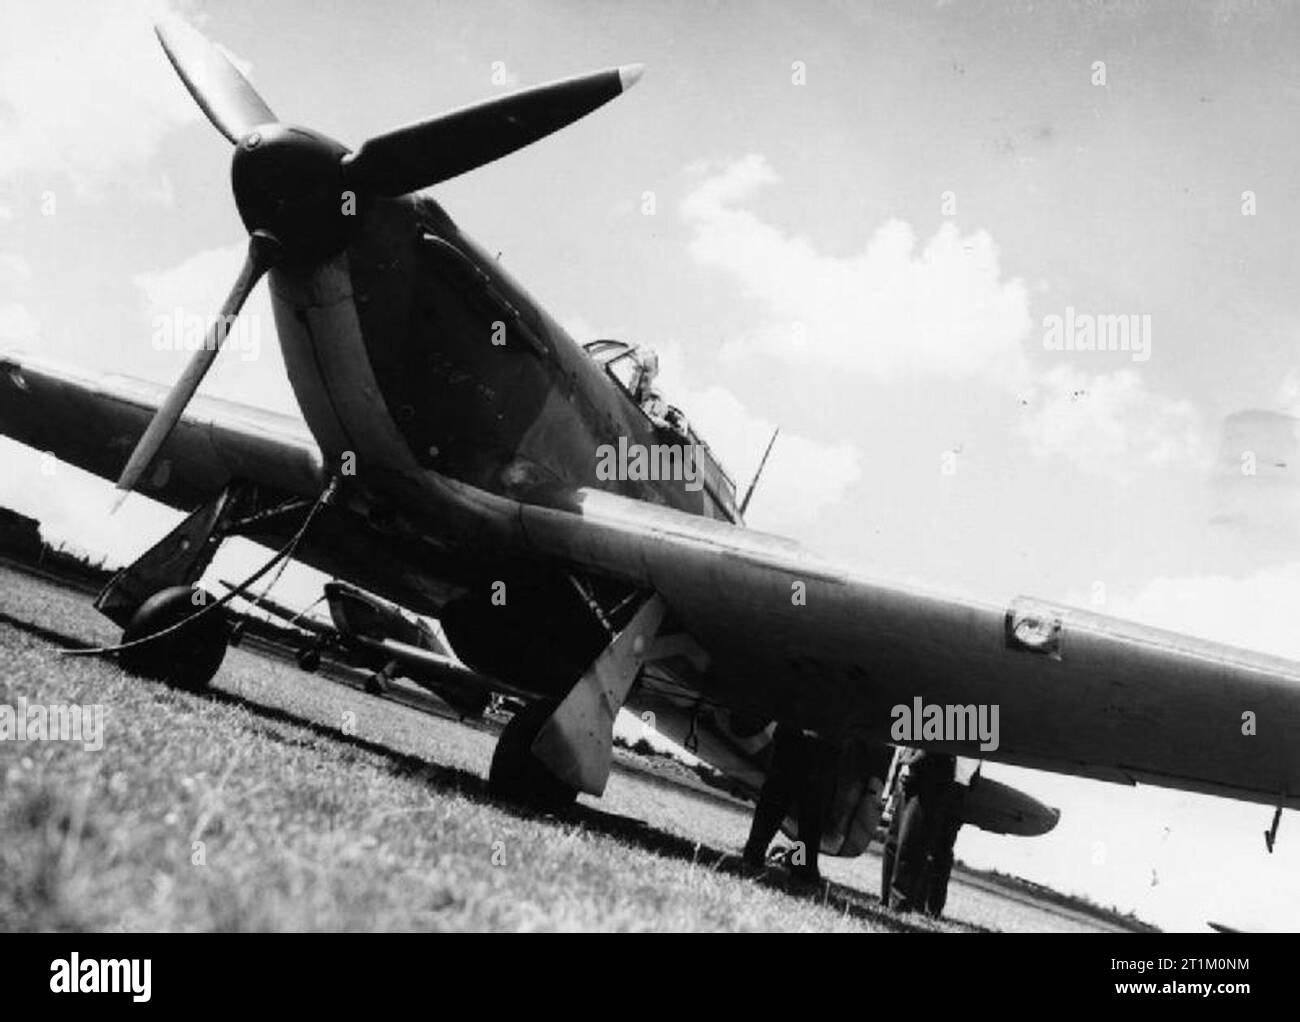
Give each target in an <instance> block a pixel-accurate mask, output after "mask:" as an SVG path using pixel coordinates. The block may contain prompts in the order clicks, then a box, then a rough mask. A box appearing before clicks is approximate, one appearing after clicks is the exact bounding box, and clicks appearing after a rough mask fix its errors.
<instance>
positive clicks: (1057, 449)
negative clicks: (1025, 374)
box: [1019, 366, 1209, 478]
mask: <svg viewBox="0 0 1300 1022" xmlns="http://www.w3.org/2000/svg"><path fill="white" fill-rule="evenodd" d="M1026 400H1027V401H1028V402H1029V407H1030V408H1031V411H1030V413H1029V414H1028V415H1027V416H1026V417H1024V418H1022V419H1021V421H1020V424H1019V433H1020V436H1021V437H1022V438H1023V439H1024V440H1026V441H1028V443H1029V445H1030V448H1031V450H1032V451H1033V452H1034V453H1035V454H1036V455H1038V456H1039V457H1042V458H1045V459H1060V458H1064V459H1067V460H1068V461H1070V462H1072V463H1073V464H1075V465H1076V466H1077V467H1079V468H1081V469H1083V470H1085V471H1087V472H1090V473H1093V474H1100V475H1111V476H1116V477H1119V478H1127V477H1131V476H1133V475H1134V474H1136V473H1139V472H1142V471H1147V470H1150V469H1155V468H1165V467H1178V466H1183V467H1190V468H1192V469H1195V470H1196V471H1198V472H1202V471H1205V470H1206V469H1207V468H1208V467H1209V457H1208V447H1207V443H1206V439H1205V437H1204V434H1203V431H1202V427H1201V424H1200V418H1199V416H1198V415H1197V413H1196V411H1195V409H1194V408H1193V406H1192V405H1191V403H1190V402H1188V401H1184V400H1180V399H1174V398H1167V397H1162V396H1161V395H1159V394H1153V393H1151V392H1150V391H1149V390H1147V388H1146V386H1145V385H1144V384H1143V381H1142V380H1141V378H1140V377H1139V376H1138V374H1137V372H1136V371H1134V370H1132V369H1123V370H1120V371H1118V372H1113V373H1105V374H1091V373H1085V372H1082V371H1080V370H1077V369H1074V368H1071V367H1066V366H1056V367H1054V368H1052V369H1050V370H1048V371H1047V372H1045V373H1043V374H1041V375H1040V376H1039V377H1038V379H1037V381H1036V382H1035V384H1034V385H1033V386H1032V388H1031V389H1030V390H1029V391H1028V392H1027V397H1026Z"/></svg>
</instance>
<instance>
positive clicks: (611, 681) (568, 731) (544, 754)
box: [488, 595, 664, 812]
mask: <svg viewBox="0 0 1300 1022" xmlns="http://www.w3.org/2000/svg"><path fill="white" fill-rule="evenodd" d="M663 615H664V605H663V601H662V600H660V599H659V597H658V596H656V595H651V596H649V597H647V598H646V599H645V600H644V602H643V603H642V604H641V607H640V609H639V610H638V611H637V612H636V614H635V615H634V616H633V617H632V619H631V620H630V621H629V622H628V624H627V626H626V627H625V628H624V629H623V630H622V631H620V632H619V633H618V634H617V635H615V636H613V638H612V639H611V641H610V643H609V645H608V646H606V647H605V649H604V650H603V651H602V652H601V653H600V655H599V656H598V657H597V658H596V660H595V662H593V663H592V665H591V666H590V667H589V668H587V670H586V671H585V672H584V673H583V675H582V677H580V678H579V679H578V680H577V682H576V683H575V684H574V686H573V688H572V689H571V690H570V691H569V694H568V695H567V696H565V697H564V699H563V700H561V701H559V702H554V701H551V700H541V701H538V702H535V703H532V704H530V705H529V706H527V707H525V708H524V709H523V710H521V711H520V712H519V713H517V714H515V716H514V717H513V718H512V719H511V721H510V723H508V724H507V725H506V727H505V729H504V730H503V731H502V732H501V737H500V738H499V739H498V740H497V747H496V751H495V752H494V753H493V755H492V767H491V769H490V771H489V773H488V792H489V793H490V794H492V795H493V796H494V797H496V798H501V799H504V800H506V801H510V802H515V803H519V804H522V805H526V806H530V807H532V808H536V809H541V810H543V811H547V812H558V811H561V810H563V809H566V808H568V807H569V806H572V805H573V803H574V801H575V800H576V799H577V797H578V793H579V792H586V793H587V794H590V795H599V794H601V793H602V792H604V790H605V783H606V782H607V781H608V780H609V770H610V765H611V763H612V761H613V746H614V718H615V717H616V716H618V711H619V709H620V708H621V707H622V705H623V703H624V702H625V701H626V699H627V696H628V693H629V692H630V691H631V689H632V685H633V683H634V682H635V681H636V679H637V677H638V676H639V675H640V673H641V668H642V666H643V665H644V664H645V661H646V658H647V656H648V654H649V652H650V644H651V642H652V641H653V640H654V637H655V634H656V633H657V632H658V630H659V625H660V622H661V621H662V620H663Z"/></svg>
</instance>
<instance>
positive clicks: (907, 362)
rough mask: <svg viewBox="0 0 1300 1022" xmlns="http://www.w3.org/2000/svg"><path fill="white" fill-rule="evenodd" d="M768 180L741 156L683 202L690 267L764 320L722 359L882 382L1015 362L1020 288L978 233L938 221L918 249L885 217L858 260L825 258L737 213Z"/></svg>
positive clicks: (759, 161) (767, 171) (1022, 300)
mask: <svg viewBox="0 0 1300 1022" xmlns="http://www.w3.org/2000/svg"><path fill="white" fill-rule="evenodd" d="M696 172H697V173H698V172H699V168H698V167H697V168H696ZM777 180H778V178H777V176H776V174H775V172H774V171H773V170H772V169H771V167H769V166H768V164H767V162H766V160H764V159H763V157H761V156H757V155H750V156H746V157H744V158H743V159H740V160H738V161H736V162H734V163H732V164H730V165H729V166H727V167H725V168H723V169H722V170H721V171H719V172H717V173H714V174H712V175H710V176H707V177H704V178H703V179H702V180H700V181H699V182H698V184H697V185H696V186H695V188H694V189H693V190H692V191H691V192H690V193H689V194H688V195H687V196H686V198H685V199H684V200H683V202H682V206H681V210H682V214H683V216H684V217H685V219H686V221H687V223H688V224H689V225H690V227H691V230H692V232H693V233H692V237H691V240H690V244H689V251H690V254H691V256H692V258H693V259H695V261H696V262H697V263H699V264H700V265H702V266H706V267H710V268H713V269H716V270H719V271H721V272H723V273H724V274H726V275H727V276H729V277H730V278H731V279H732V280H733V281H734V282H735V283H736V284H737V285H738V287H739V288H740V289H741V291H742V292H743V293H744V295H745V296H746V297H747V298H748V299H750V300H751V301H752V302H753V303H754V307H755V308H756V310H757V312H758V314H759V316H760V317H762V320H763V322H762V323H761V325H759V326H758V327H756V328H755V329H753V330H751V331H750V332H748V333H747V334H746V335H744V336H742V337H740V338H738V339H736V340H734V341H733V342H732V344H731V345H730V346H729V349H728V355H729V357H733V358H735V357H740V356H742V355H744V354H745V353H746V352H747V350H748V349H750V348H752V347H755V346H757V347H759V348H761V349H762V350H763V351H764V352H768V353H771V354H774V355H776V356H778V357H780V358H783V359H786V360H789V361H791V362H799V363H807V362H808V361H812V362H817V363H822V364H828V365H831V366H835V367H844V368H850V369H854V370H858V371H862V372H866V373H869V374H871V375H874V376H877V377H882V378H886V377H890V376H892V375H895V374H897V373H898V372H900V371H903V370H909V369H922V370H926V371H930V372H943V373H952V374H970V373H976V372H979V373H984V372H989V371H993V370H995V369H996V367H997V366H999V365H1001V364H1004V363H1008V362H1009V363H1013V364H1014V363H1018V362H1019V360H1020V357H1021V353H1020V342H1021V340H1022V339H1023V338H1024V337H1025V335H1026V334H1027V333H1028V331H1029V328H1030V319H1029V310H1028V297H1027V294H1026V289H1025V286H1024V285H1023V283H1021V281H1019V280H1014V279H1013V280H1003V279H1002V274H1001V269H1000V266H999V262H998V252H997V248H996V246H995V245H994V244H993V241H992V238H991V237H990V236H989V235H988V234H987V233H986V232H984V231H976V232H974V233H972V234H969V235H962V234H961V233H960V232H959V231H958V229H957V227H956V226H955V225H954V224H952V223H945V224H944V225H943V226H941V227H940V228H939V230H938V231H937V232H936V233H935V235H934V236H933V237H932V238H931V239H930V240H929V241H927V242H926V243H925V245H924V246H922V247H921V248H920V249H919V250H918V247H917V237H916V233H915V232H914V231H913V229H912V228H911V227H910V226H909V225H907V224H906V223H903V222H902V221H900V220H889V221H887V222H886V223H884V224H882V225H881V226H880V227H879V228H878V229H877V230H876V232H875V233H874V234H873V235H872V236H871V237H870V238H869V239H868V240H867V242H866V245H865V246H864V247H863V249H862V251H860V252H859V253H857V254H856V255H852V256H849V257H847V258H841V257H836V256H831V255H826V254H823V253H821V252H819V251H817V249H816V248H815V247H814V245H813V243H812V242H811V241H809V240H808V239H806V238H801V237H795V236H792V235H790V234H788V233H787V232H785V231H784V230H782V229H780V228H778V227H775V226H773V225H771V224H769V223H765V222H764V221H763V220H762V219H760V218H759V217H758V216H757V215H756V214H755V213H753V212H752V211H750V210H748V209H746V208H743V206H742V205H741V204H742V203H744V202H746V201H748V200H751V199H753V198H754V197H755V196H756V195H757V194H758V192H759V191H760V190H761V189H762V188H764V187H766V186H767V185H770V184H774V183H776V182H777Z"/></svg>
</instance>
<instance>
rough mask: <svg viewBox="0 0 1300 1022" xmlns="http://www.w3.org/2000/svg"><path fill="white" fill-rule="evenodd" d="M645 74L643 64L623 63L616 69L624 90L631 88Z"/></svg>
mask: <svg viewBox="0 0 1300 1022" xmlns="http://www.w3.org/2000/svg"><path fill="white" fill-rule="evenodd" d="M643 74H645V65H644V64H624V65H623V66H622V67H620V68H619V69H618V81H619V85H620V86H622V89H623V91H624V92H627V90H628V89H630V88H632V86H633V85H635V84H636V83H637V82H639V81H640V80H641V76H642V75H643Z"/></svg>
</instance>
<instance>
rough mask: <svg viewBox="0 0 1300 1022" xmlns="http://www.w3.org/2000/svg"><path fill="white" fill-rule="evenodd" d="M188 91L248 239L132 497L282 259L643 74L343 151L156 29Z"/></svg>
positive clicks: (146, 440) (136, 472)
mask: <svg viewBox="0 0 1300 1022" xmlns="http://www.w3.org/2000/svg"><path fill="white" fill-rule="evenodd" d="M156 32H157V34H158V40H159V42H161V43H162V46H163V50H164V51H165V52H166V54H167V59H168V60H170V61H171V64H172V66H173V67H174V68H175V69H176V73H177V74H178V75H180V78H181V81H182V82H184V83H185V88H186V89H188V90H189V93H190V95H191V96H193V97H194V99H195V102H197V103H198V105H199V107H200V108H201V109H202V110H203V113H204V114H205V115H206V116H207V118H208V120H209V121H211V122H212V124H213V126H214V127H216V129H217V130H218V131H220V132H221V133H222V134H223V135H225V136H226V138H228V139H229V140H230V141H231V142H233V143H234V144H235V154H234V157H233V159H232V160H231V186H232V188H233V190H234V194H235V205H236V206H237V207H238V209H239V215H240V218H241V219H242V220H243V221H244V226H245V227H246V228H247V229H248V232H249V242H248V254H247V256H246V258H245V260H244V266H243V269H242V270H241V271H240V274H239V277H238V278H237V279H236V281H235V284H234V286H233V287H232V288H231V290H230V294H229V296H228V297H227V298H226V301H225V304H224V305H223V306H222V308H221V315H220V316H219V317H218V319H217V321H216V322H215V323H214V324H213V325H212V327H211V328H210V329H209V331H208V334H207V336H206V337H205V338H204V343H203V347H201V348H200V349H199V350H198V351H196V352H195V353H194V356H193V357H192V358H191V359H190V362H189V365H187V366H186V367H185V371H184V372H183V373H182V374H181V378H180V379H179V380H177V381H176V384H175V385H174V386H173V387H172V389H171V392H170V393H169V394H168V395H167V398H166V400H165V401H164V402H163V404H162V406H161V407H159V409H158V411H157V412H156V413H155V414H154V417H153V419H152V420H151V421H150V423H149V426H148V428H147V429H146V430H145V432H144V435H143V436H141V438H140V441H139V443H137V444H136V447H135V450H134V451H132V452H131V457H130V459H129V460H128V461H127V464H126V467H125V468H124V469H123V470H122V475H121V476H120V478H119V479H118V481H117V488H118V489H119V490H123V491H125V492H129V491H131V490H133V489H134V488H135V487H136V485H137V484H138V483H139V481H140V479H141V477H142V476H143V475H144V474H145V472H147V471H148V469H149V465H150V464H151V463H152V461H153V459H154V458H155V457H156V456H157V454H158V452H159V451H160V450H161V449H162V446H163V444H164V443H166V441H167V437H168V435H169V434H170V433H171V431H172V429H173V428H174V427H175V426H176V423H177V422H178V421H179V420H180V417H181V415H182V414H183V413H184V411H185V408H186V406H187V405H188V404H189V402H190V399H191V398H192V397H193V396H194V393H195V391H197V390H198V387H199V384H200V383H201V382H202V381H203V377H204V376H205V375H206V374H207V371H208V369H209V368H211V366H212V363H213V361H214V360H215V359H216V356H217V352H218V351H219V350H220V348H221V346H222V344H223V343H224V342H225V339H226V336H227V334H228V333H229V330H230V327H231V325H232V324H233V322H234V319H235V317H236V316H237V315H238V314H239V310H240V309H241V308H243V306H244V303H245V301H247V299H248V296H249V294H250V293H251V292H252V290H253V288H254V287H255V286H256V285H257V282H258V281H259V280H260V279H261V278H262V277H263V276H264V275H265V274H266V272H267V271H268V270H269V269H271V268H272V267H273V266H276V265H278V264H280V263H298V264H310V263H312V262H316V261H320V260H322V259H326V258H328V257H329V256H331V255H332V254H334V253H335V252H338V251H341V250H342V249H343V248H344V247H345V246H346V245H347V243H348V240H349V238H350V237H351V235H352V232H353V231H354V230H355V229H356V224H357V220H358V217H357V216H355V215H347V214H348V212H350V210H349V204H348V203H347V202H346V201H345V200H346V199H347V197H348V193H351V196H352V197H353V198H354V199H355V202H354V203H353V204H352V208H353V209H360V208H361V207H362V206H363V205H364V203H365V202H366V200H368V199H370V198H374V197H395V196H399V195H405V194H406V193H408V192H412V191H416V190H417V189H420V188H427V187H429V186H430V185H435V184H438V183H440V182H442V181H446V180H448V179H449V178H453V177H456V176H457V175H458V174H463V173H465V172H466V171H468V170H473V169H474V168H475V167H481V166H483V165H484V164H486V163H491V162H492V161H493V160H497V159H499V158H501V157H502V156H506V155H508V154H510V153H512V152H514V151H515V150H516V149H521V148H522V147H524V146H526V145H528V144H530V143H532V142H536V141H537V140H538V139H541V138H544V137H546V136H547V135H549V134H551V133H552V132H554V131H557V130H559V129H560V128H562V127H564V126H565V125H566V124H571V123H572V122H573V121H576V120H578V119H579V118H581V117H584V116H585V115H587V114H589V113H591V112H592V111H593V110H595V109H596V108H597V107H599V106H602V105H604V104H605V103H607V102H609V101H610V100H611V99H613V98H614V97H615V96H618V95H619V94H620V93H622V92H624V91H626V90H627V89H629V88H631V87H632V85H633V84H635V83H636V81H637V79H639V78H640V77H641V71H642V67H641V65H640V64H630V65H627V66H624V67H620V68H613V69H611V70H608V71H598V72H596V73H595V74H591V75H586V76H584V77H581V78H571V79H568V80H566V81H562V82H554V83H552V84H550V85H541V86H538V87H537V88H535V89H526V90H524V91H522V92H516V93H513V94H511V95H509V96H503V97H502V98H500V99H494V100H489V101H488V102H485V103H479V104H477V105H475V106H471V107H466V108H465V109H463V110H457V111H455V112H453V113H449V114H443V115H442V116H440V117H435V118H432V119H431V120H427V121H421V122H420V123H418V124H412V125H409V126H407V127H404V128H397V129H396V130H394V131H390V132H388V133H386V134H383V135H377V136H376V137H374V138H371V139H369V140H367V141H366V142H364V143H362V145H361V147H360V148H359V149H357V151H356V152H349V151H348V149H347V148H346V147H345V146H343V145H341V144H340V143H338V142H336V141H334V140H333V139H331V138H328V137H327V136H325V135H322V134H320V133H319V132H315V131H311V130H310V129H307V128H299V127H293V126H291V125H286V124H283V123H281V122H280V121H279V120H278V119H277V118H276V116H275V114H274V113H273V112H272V111H271V108H270V107H269V106H267V105H266V103H265V101H264V100H263V99H262V97H261V96H259V95H258V94H257V91H256V90H255V89H254V88H253V86H252V85H251V84H250V83H249V81H248V79H247V78H245V77H244V76H243V74H241V73H240V71H239V69H238V68H236V67H235V65H234V64H232V63H231V62H230V60H229V58H227V57H226V55H225V54H224V53H222V52H221V51H220V50H219V49H218V48H217V47H216V46H214V45H213V44H212V43H211V42H210V41H209V40H208V39H207V38H205V37H204V36H203V35H202V34H201V33H200V32H199V31H198V30H197V29H195V28H194V27H193V26H191V25H189V24H188V23H186V22H184V21H181V20H180V19H172V20H169V21H168V22H166V23H163V24H159V25H158V26H157V28H156Z"/></svg>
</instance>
